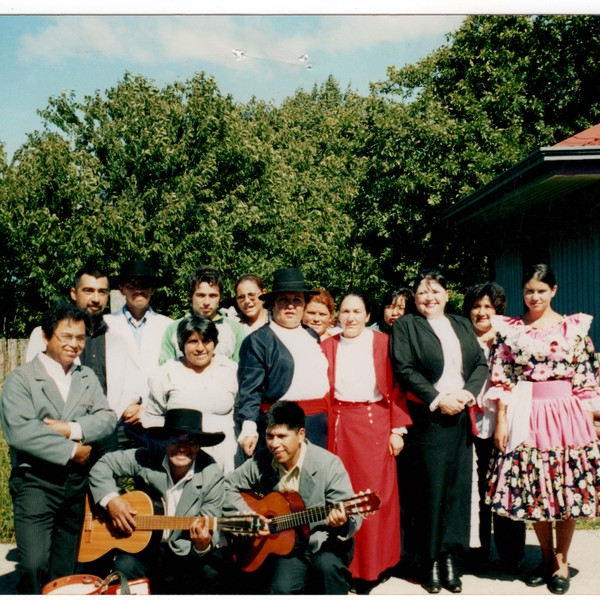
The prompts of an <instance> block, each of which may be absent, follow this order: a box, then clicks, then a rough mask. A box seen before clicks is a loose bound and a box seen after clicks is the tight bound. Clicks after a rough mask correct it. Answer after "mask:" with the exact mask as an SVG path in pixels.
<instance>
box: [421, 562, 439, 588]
mask: <svg viewBox="0 0 600 600" xmlns="http://www.w3.org/2000/svg"><path fill="white" fill-rule="evenodd" d="M421 586H422V587H423V588H424V589H425V590H426V591H427V592H429V593H430V594H439V593H440V592H441V591H442V582H441V580H440V563H439V562H438V561H437V560H434V561H433V563H432V564H431V567H430V568H429V570H428V571H427V572H426V574H425V578H424V580H423V582H422V583H421Z"/></svg>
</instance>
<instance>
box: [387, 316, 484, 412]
mask: <svg viewBox="0 0 600 600" xmlns="http://www.w3.org/2000/svg"><path fill="white" fill-rule="evenodd" d="M446 316H447V317H448V319H449V321H450V323H451V325H452V329H453V330H454V332H455V333H456V335H457V337H458V340H459V342H460V348H461V353H462V363H463V373H464V379H465V385H464V389H466V390H468V391H469V392H471V394H473V396H474V397H475V398H477V395H478V394H479V392H480V391H481V388H482V387H483V384H484V383H485V380H486V379H487V376H488V364H487V361H486V359H485V356H484V354H483V350H482V349H481V346H480V345H479V343H478V341H477V338H476V336H475V333H474V332H473V326H472V325H471V323H470V321H469V320H467V319H465V318H464V317H459V316H456V315H452V314H448V315H446ZM390 354H391V357H392V367H393V369H394V373H395V375H396V378H397V379H398V381H399V382H400V385H401V386H402V387H403V388H404V389H405V390H406V391H407V392H410V393H411V394H413V395H414V396H416V397H417V398H418V399H419V400H422V401H423V402H425V403H426V404H431V402H433V400H435V398H436V397H437V396H438V395H439V392H438V391H437V390H436V389H435V388H434V387H433V384H434V383H435V382H436V381H437V380H438V379H439V378H440V377H441V375H442V372H443V370H444V355H443V354H442V344H441V342H440V340H439V339H438V337H437V335H436V334H435V333H434V331H433V329H432V328H431V325H429V323H428V322H427V319H426V318H425V317H423V316H421V315H420V314H417V315H412V314H411V315H405V316H404V317H402V318H400V319H396V320H395V321H394V325H393V327H392V336H391V346H390Z"/></svg>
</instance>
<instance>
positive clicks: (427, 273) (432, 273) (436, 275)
mask: <svg viewBox="0 0 600 600" xmlns="http://www.w3.org/2000/svg"><path fill="white" fill-rule="evenodd" d="M423 279H426V280H427V281H435V282H436V283H438V284H439V285H441V286H442V287H443V288H444V289H445V290H447V289H448V282H447V281H446V278H445V277H444V276H443V275H442V273H441V271H438V270H437V269H421V270H420V271H419V273H418V274H417V278H416V279H415V284H414V285H413V293H414V292H416V291H417V288H418V287H419V285H420V283H421V281H423Z"/></svg>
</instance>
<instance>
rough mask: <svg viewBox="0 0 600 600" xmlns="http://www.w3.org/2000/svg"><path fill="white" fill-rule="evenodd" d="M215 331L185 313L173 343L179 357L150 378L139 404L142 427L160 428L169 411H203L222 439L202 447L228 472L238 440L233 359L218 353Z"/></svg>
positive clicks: (209, 426)
mask: <svg viewBox="0 0 600 600" xmlns="http://www.w3.org/2000/svg"><path fill="white" fill-rule="evenodd" d="M218 343H219V332H218V330H217V326H216V325H215V323H214V321H212V320H211V319H209V318H208V317H205V316H202V315H188V316H186V317H184V318H183V319H182V320H181V321H180V322H179V324H178V325H177V344H178V346H179V349H180V350H181V352H183V356H182V357H181V358H175V359H171V360H168V361H167V362H166V363H164V364H163V365H161V366H160V367H159V368H158V370H157V371H156V373H155V374H154V375H152V376H151V377H150V379H149V382H148V383H149V386H150V395H149V397H148V400H147V401H146V402H145V404H144V407H143V416H142V423H143V425H144V427H160V426H162V424H163V423H164V415H165V413H166V412H167V410H171V409H173V408H192V409H194V410H199V411H200V412H201V413H202V414H203V416H204V420H203V424H204V427H205V428H206V431H222V432H224V433H225V440H224V441H223V442H221V443H220V444H217V445H216V446H212V447H210V448H206V449H205V450H206V452H207V453H208V454H210V455H211V456H212V457H213V458H214V459H215V461H216V462H217V464H218V465H219V466H220V467H221V468H222V469H223V472H224V473H228V472H229V471H232V470H233V469H234V456H235V453H236V450H237V443H236V439H235V434H234V420H233V408H234V405H235V401H236V398H237V392H238V382H237V368H238V366H237V364H236V363H235V362H234V361H233V360H231V359H230V358H227V357H226V356H224V355H221V354H216V353H215V347H216V346H217V344H218Z"/></svg>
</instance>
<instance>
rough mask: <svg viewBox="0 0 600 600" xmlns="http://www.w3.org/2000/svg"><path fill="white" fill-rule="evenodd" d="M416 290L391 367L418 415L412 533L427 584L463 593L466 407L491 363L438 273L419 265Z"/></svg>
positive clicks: (468, 462)
mask: <svg viewBox="0 0 600 600" xmlns="http://www.w3.org/2000/svg"><path fill="white" fill-rule="evenodd" d="M414 293H415V296H414V297H415V308H416V311H415V313H414V314H410V315H405V316H404V317H402V318H401V319H397V320H396V321H395V322H394V325H393V330H392V339H391V355H392V365H393V368H394V372H395V374H396V378H397V379H398V381H399V383H400V385H401V386H402V388H403V389H404V390H405V391H406V392H407V399H408V400H409V402H408V408H409V412H410V416H411V417H412V420H413V425H412V427H411V429H410V431H409V433H408V434H407V436H406V449H405V451H404V452H406V453H407V456H406V457H405V458H406V461H407V462H408V461H409V460H410V462H411V463H412V465H413V478H414V481H413V490H412V494H413V495H414V498H412V502H411V506H412V507H413V508H414V511H415V512H414V514H413V515H412V516H413V522H414V527H411V529H410V531H411V535H412V534H413V532H414V543H413V546H414V547H415V550H416V554H417V555H418V556H419V557H420V558H421V559H422V561H423V563H424V573H423V579H422V585H423V587H424V588H425V590H426V591H428V592H429V593H432V594H435V593H438V592H440V590H441V588H442V586H443V587H445V588H446V589H447V590H449V591H450V592H455V593H456V592H460V591H462V582H461V580H460V576H459V573H458V570H457V565H456V557H457V555H458V554H460V553H462V552H466V551H467V550H468V548H469V534H470V510H469V509H470V505H471V480H472V464H473V452H472V439H471V420H470V417H469V406H470V405H473V404H474V403H475V398H476V396H477V394H479V392H480V390H481V388H482V387H483V384H484V382H485V380H486V378H487V374H488V365H487V361H486V360H485V356H484V354H483V351H482V350H481V348H480V346H479V344H478V342H477V339H476V337H475V334H474V333H473V328H472V327H471V323H470V322H469V321H468V320H467V319H465V318H464V317H459V316H456V315H451V314H446V313H445V308H446V304H447V302H448V290H447V284H446V279H445V277H444V276H443V275H442V274H441V273H440V272H439V271H437V270H434V269H426V270H423V271H421V272H420V273H419V275H418V276H417V282H416V286H415V289H414ZM409 456H410V459H409ZM403 491H404V489H403Z"/></svg>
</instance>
